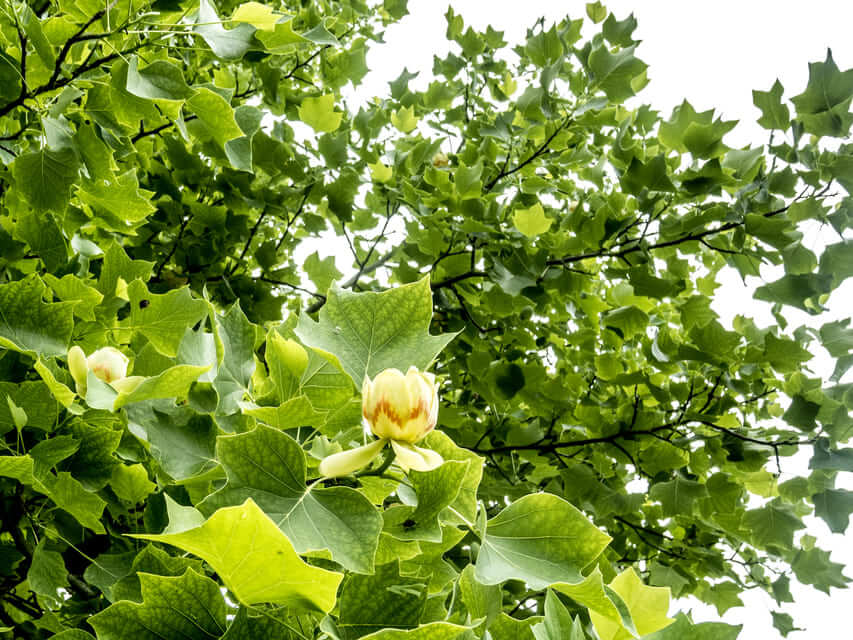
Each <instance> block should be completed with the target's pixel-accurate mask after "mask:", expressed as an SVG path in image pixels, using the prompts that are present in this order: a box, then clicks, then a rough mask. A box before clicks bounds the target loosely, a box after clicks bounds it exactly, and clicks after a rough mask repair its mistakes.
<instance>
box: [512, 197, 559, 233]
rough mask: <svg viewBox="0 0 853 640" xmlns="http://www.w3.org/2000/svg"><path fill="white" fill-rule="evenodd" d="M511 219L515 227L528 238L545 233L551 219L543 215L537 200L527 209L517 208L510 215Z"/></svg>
mask: <svg viewBox="0 0 853 640" xmlns="http://www.w3.org/2000/svg"><path fill="white" fill-rule="evenodd" d="M512 221H513V223H514V224H515V228H516V229H518V230H519V231H521V233H523V234H524V235H526V236H527V237H528V238H535V237H536V236H538V235H540V234H543V233H545V232H546V231H548V229H550V228H551V224H553V222H554V221H553V220H551V218H549V217H548V216H546V215H545V210H544V209H543V208H542V205H541V204H539V203H538V202H537V203H536V204H534V205H533V206H532V207H530V208H529V209H518V210H516V212H515V213H514V214H513V215H512Z"/></svg>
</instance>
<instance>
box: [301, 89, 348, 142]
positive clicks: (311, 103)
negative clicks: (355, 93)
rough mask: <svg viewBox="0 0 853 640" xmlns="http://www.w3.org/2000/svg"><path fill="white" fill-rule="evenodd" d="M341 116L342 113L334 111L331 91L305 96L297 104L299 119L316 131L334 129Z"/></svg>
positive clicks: (337, 125)
mask: <svg viewBox="0 0 853 640" xmlns="http://www.w3.org/2000/svg"><path fill="white" fill-rule="evenodd" d="M343 117H344V115H343V113H341V112H340V111H335V96H334V95H332V94H331V93H328V94H326V95H323V96H317V97H316V98H305V100H303V101H302V104H301V105H300V106H299V119H300V120H302V122H304V123H305V124H307V125H308V126H309V127H311V128H312V129H314V131H316V132H318V133H331V132H332V131H335V130H336V129H337V128H338V127H340V126H341V119H342V118H343Z"/></svg>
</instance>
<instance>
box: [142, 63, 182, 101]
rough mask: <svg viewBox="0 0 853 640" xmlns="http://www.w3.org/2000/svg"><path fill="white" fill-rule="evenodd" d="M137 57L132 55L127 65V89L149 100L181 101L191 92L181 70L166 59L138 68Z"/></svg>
mask: <svg viewBox="0 0 853 640" xmlns="http://www.w3.org/2000/svg"><path fill="white" fill-rule="evenodd" d="M138 64H139V58H138V57H137V56H133V57H132V58H131V59H130V63H129V64H128V67H127V87H126V88H127V90H128V91H129V92H130V93H132V94H133V95H135V96H137V97H139V98H148V99H149V100H172V101H183V100H186V99H187V98H189V97H190V96H191V95H192V94H193V90H192V89H190V88H189V86H187V82H186V80H184V74H183V72H182V71H181V70H180V69H179V68H178V67H177V66H175V65H174V64H172V63H171V62H169V61H168V60H156V61H154V62H152V63H151V64H149V65H148V66H146V67H145V68H143V69H139V68H138V66H137V65H138Z"/></svg>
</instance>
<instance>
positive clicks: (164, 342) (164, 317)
mask: <svg viewBox="0 0 853 640" xmlns="http://www.w3.org/2000/svg"><path fill="white" fill-rule="evenodd" d="M127 294H128V297H129V298H130V322H129V324H128V326H127V328H128V329H130V330H132V331H138V332H139V333H141V334H142V335H144V336H145V337H146V338H148V339H149V340H150V341H151V344H152V346H154V348H156V349H157V350H158V351H160V353H162V354H163V355H166V356H175V355H176V354H177V352H178V346H179V345H180V343H181V340H182V339H183V337H184V330H185V329H186V328H187V327H192V326H193V325H195V324H196V323H197V322H199V321H200V320H201V319H202V318H204V317H205V315H206V314H207V304H206V303H205V302H204V301H203V300H198V299H196V298H193V296H192V295H191V294H190V290H189V289H188V288H187V287H183V288H181V289H176V290H173V291H170V292H169V293H164V294H158V293H150V292H149V291H148V288H147V287H146V286H145V285H144V284H143V283H142V282H141V281H139V280H134V281H133V282H131V283H130V284H129V285H128V287H127ZM143 300H144V301H146V302H147V304H145V303H142V301H143ZM140 303H142V304H140Z"/></svg>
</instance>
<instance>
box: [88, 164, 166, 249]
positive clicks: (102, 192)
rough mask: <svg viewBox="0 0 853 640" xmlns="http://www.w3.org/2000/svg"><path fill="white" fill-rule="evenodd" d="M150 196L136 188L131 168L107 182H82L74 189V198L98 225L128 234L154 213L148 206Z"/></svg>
mask: <svg viewBox="0 0 853 640" xmlns="http://www.w3.org/2000/svg"><path fill="white" fill-rule="evenodd" d="M152 195H153V194H152V193H151V192H150V191H144V190H142V189H140V188H139V183H138V182H137V178H136V171H135V170H133V169H131V170H130V171H126V172H125V173H123V174H121V175H120V176H116V177H115V178H114V179H111V180H108V181H107V180H95V181H84V182H83V184H82V185H81V186H80V187H79V188H78V189H77V197H78V198H80V200H81V201H82V202H83V203H85V204H87V205H88V206H90V207H91V208H92V210H93V211H94V212H95V215H96V216H97V217H98V218H100V220H101V222H102V223H104V225H105V226H106V227H107V228H109V229H111V230H113V231H118V232H121V233H129V232H130V231H131V230H132V229H134V228H135V227H137V226H139V225H140V224H142V223H143V222H144V221H145V220H146V218H148V216H149V215H151V214H152V213H153V212H154V211H155V210H156V209H155V208H154V205H152V204H151V200H150V198H151V196H152Z"/></svg>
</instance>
